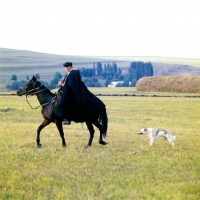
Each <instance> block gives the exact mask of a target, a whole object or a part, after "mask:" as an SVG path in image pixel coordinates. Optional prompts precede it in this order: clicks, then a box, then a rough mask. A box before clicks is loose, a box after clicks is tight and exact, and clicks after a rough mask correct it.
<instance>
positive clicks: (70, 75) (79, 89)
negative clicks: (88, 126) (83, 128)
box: [56, 62, 105, 124]
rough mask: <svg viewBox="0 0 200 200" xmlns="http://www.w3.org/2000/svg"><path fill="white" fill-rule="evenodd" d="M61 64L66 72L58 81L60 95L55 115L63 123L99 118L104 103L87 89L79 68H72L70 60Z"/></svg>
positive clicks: (103, 108)
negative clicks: (61, 79)
mask: <svg viewBox="0 0 200 200" xmlns="http://www.w3.org/2000/svg"><path fill="white" fill-rule="evenodd" d="M63 66H64V67H65V70H66V71H67V74H66V76H65V78H64V79H63V81H62V82H58V85H59V86H61V93H62V95H61V102H60V105H59V107H58V110H57V112H56V114H57V116H58V117H60V118H62V119H63V120H64V121H63V124H70V123H71V121H75V122H85V121H91V119H92V118H96V117H99V120H101V119H102V114H103V113H104V110H105V104H104V103H103V102H102V101H101V100H100V99H99V98H97V97H96V96H95V95H94V94H92V93H91V92H90V91H89V90H88V89H87V87H86V86H85V84H84V83H83V81H82V80H81V76H80V72H79V70H74V69H73V65H72V63H71V62H66V63H64V64H63Z"/></svg>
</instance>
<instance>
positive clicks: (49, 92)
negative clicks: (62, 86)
mask: <svg viewBox="0 0 200 200" xmlns="http://www.w3.org/2000/svg"><path fill="white" fill-rule="evenodd" d="M41 89H45V92H46V93H47V94H49V95H51V96H55V94H53V93H52V92H51V91H50V90H49V88H47V87H46V86H44V85H42V84H41Z"/></svg>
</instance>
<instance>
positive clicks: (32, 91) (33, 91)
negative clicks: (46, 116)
mask: <svg viewBox="0 0 200 200" xmlns="http://www.w3.org/2000/svg"><path fill="white" fill-rule="evenodd" d="M36 83H37V80H36V81H35V82H34V83H33V87H34V88H33V89H30V90H25V89H24V88H23V87H20V89H22V90H23V91H24V94H25V95H26V102H27V104H28V105H29V106H30V107H31V108H32V109H37V108H39V107H43V106H45V105H48V104H49V103H44V104H42V105H39V106H37V107H35V108H34V107H32V106H31V104H30V102H29V101H28V98H29V97H28V95H30V96H33V95H36V94H38V93H40V92H43V91H45V90H47V89H48V88H46V87H45V88H44V89H42V90H40V88H41V87H42V86H43V85H42V84H41V83H40V82H38V83H40V86H38V87H35V84H36Z"/></svg>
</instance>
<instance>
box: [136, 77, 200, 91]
mask: <svg viewBox="0 0 200 200" xmlns="http://www.w3.org/2000/svg"><path fill="white" fill-rule="evenodd" d="M136 89H137V91H146V92H180V93H200V77H199V76H193V77H191V76H153V77H143V78H141V79H140V80H139V81H138V82H137V84H136Z"/></svg>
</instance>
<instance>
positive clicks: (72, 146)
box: [0, 91, 200, 200]
mask: <svg viewBox="0 0 200 200" xmlns="http://www.w3.org/2000/svg"><path fill="white" fill-rule="evenodd" d="M93 92H95V91H93ZM96 92H97V93H98V92H99V91H96ZM104 92H106V91H104ZM123 92H124V91H123ZM100 98H101V99H102V100H103V102H104V103H105V104H106V107H107V113H108V118H109V128H108V136H107V138H106V141H107V142H108V144H107V145H106V146H101V145H99V144H98V137H99V133H98V131H97V129H95V130H96V133H95V137H94V141H93V145H92V147H91V148H89V149H87V150H85V149H84V146H85V145H86V144H87V141H88V137H89V133H88V131H87V129H86V125H85V124H83V129H82V126H81V124H77V123H72V125H71V126H64V132H65V139H66V141H67V147H66V148H62V147H61V139H60V137H59V134H58V131H57V129H56V127H55V125H54V124H51V125H49V126H48V127H46V128H45V129H44V130H43V131H42V132H41V143H42V145H43V148H42V149H37V148H36V143H35V137H36V129H37V127H38V126H39V124H40V123H41V122H42V116H41V114H40V109H37V110H32V109H31V108H30V107H29V106H28V105H27V103H26V101H25V97H17V96H1V98H0V123H1V129H0V169H1V170H0V177H1V178H0V199H155V200H157V199H181V200H182V199H194V200H196V199H200V150H199V143H200V131H199V127H200V120H199V119H200V109H199V103H200V99H199V98H183V97H170V98H167V97H156V98H155V97H134V96H126V97H124V96H100ZM30 102H31V104H32V105H35V106H37V105H38V101H37V100H36V98H35V97H31V98H30ZM8 108H9V109H8ZM5 111H7V112H5ZM144 126H146V127H156V128H163V129H169V130H170V131H172V133H173V134H174V135H175V136H176V137H177V140H176V141H175V146H174V147H171V146H169V145H168V142H167V141H166V140H163V139H159V140H157V141H156V142H155V144H154V145H153V146H152V147H150V146H149V143H148V142H149V139H148V138H146V137H145V136H139V135H137V132H138V131H139V130H140V129H141V128H142V127H144Z"/></svg>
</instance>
